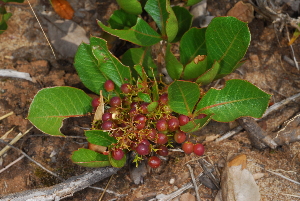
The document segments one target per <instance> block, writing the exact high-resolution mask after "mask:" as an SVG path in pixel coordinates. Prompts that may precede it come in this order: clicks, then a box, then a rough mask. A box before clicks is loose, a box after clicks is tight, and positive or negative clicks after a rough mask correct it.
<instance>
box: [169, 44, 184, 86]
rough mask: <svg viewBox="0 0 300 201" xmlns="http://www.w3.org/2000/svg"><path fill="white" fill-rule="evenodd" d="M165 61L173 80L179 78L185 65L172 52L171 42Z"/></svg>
mask: <svg viewBox="0 0 300 201" xmlns="http://www.w3.org/2000/svg"><path fill="white" fill-rule="evenodd" d="M165 62H166V68H167V71H168V74H169V76H170V77H171V78H172V79H173V80H176V79H179V78H180V75H181V73H182V70H183V66H182V64H181V63H180V62H179V61H178V60H177V58H176V57H175V56H174V54H173V53H172V52H171V44H168V45H167V49H166V57H165Z"/></svg>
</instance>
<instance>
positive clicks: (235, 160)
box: [227, 154, 247, 169]
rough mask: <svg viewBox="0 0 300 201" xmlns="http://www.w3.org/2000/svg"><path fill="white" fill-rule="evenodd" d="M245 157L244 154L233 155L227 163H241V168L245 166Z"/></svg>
mask: <svg viewBox="0 0 300 201" xmlns="http://www.w3.org/2000/svg"><path fill="white" fill-rule="evenodd" d="M246 163H247V157H246V155H245V154H241V155H238V156H236V157H234V158H233V159H232V160H231V161H230V162H229V163H228V164H227V165H228V167H232V166H239V165H242V169H245V168H246V165H247V164H246Z"/></svg>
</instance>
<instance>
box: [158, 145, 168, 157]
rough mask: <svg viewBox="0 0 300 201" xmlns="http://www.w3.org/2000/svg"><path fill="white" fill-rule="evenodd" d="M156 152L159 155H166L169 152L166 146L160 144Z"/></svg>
mask: <svg viewBox="0 0 300 201" xmlns="http://www.w3.org/2000/svg"><path fill="white" fill-rule="evenodd" d="M157 154H159V155H161V156H167V155H168V154H169V150H168V148H167V147H166V146H164V145H160V146H159V147H158V151H157Z"/></svg>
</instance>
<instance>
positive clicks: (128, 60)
mask: <svg viewBox="0 0 300 201" xmlns="http://www.w3.org/2000/svg"><path fill="white" fill-rule="evenodd" d="M121 61H122V63H123V64H124V65H127V66H130V67H131V68H133V66H135V65H137V64H139V65H141V66H143V67H144V70H145V71H146V73H147V75H148V76H149V77H150V78H153V77H154V76H153V73H154V75H155V76H156V75H157V66H156V64H155V63H154V61H153V59H152V57H151V48H150V47H141V48H130V49H129V50H127V51H126V52H125V53H124V54H123V56H122V59H121Z"/></svg>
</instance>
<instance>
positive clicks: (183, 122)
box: [178, 114, 190, 126]
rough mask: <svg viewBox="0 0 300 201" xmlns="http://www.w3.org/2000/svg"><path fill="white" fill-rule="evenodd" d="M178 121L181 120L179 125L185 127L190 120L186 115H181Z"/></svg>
mask: <svg viewBox="0 0 300 201" xmlns="http://www.w3.org/2000/svg"><path fill="white" fill-rule="evenodd" d="M178 120H179V125H180V126H184V125H185V124H187V123H189V121H190V118H189V117H188V116H186V115H183V114H181V115H179V117H178Z"/></svg>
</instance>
